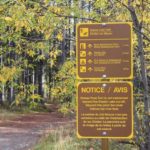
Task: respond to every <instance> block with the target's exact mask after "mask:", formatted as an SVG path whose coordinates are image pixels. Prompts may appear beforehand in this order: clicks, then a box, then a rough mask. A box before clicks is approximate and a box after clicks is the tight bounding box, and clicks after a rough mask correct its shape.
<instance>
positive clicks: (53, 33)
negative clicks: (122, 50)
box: [0, 0, 150, 150]
mask: <svg viewBox="0 0 150 150" xmlns="http://www.w3.org/2000/svg"><path fill="white" fill-rule="evenodd" d="M105 21H107V22H108V21H109V22H133V32H134V34H133V47H134V80H133V83H134V106H135V107H134V116H135V118H134V122H135V131H134V133H135V134H134V138H133V139H132V140H131V141H130V142H131V143H134V144H136V145H138V146H139V148H140V149H141V150H148V149H150V0H0V106H1V108H7V109H8V108H9V109H14V110H17V109H22V108H24V107H27V108H30V109H34V110H37V109H41V108H43V107H44V106H45V104H54V105H55V106H57V107H59V108H58V109H59V111H61V112H62V113H64V114H67V113H71V112H75V106H76V99H75V98H76V96H75V93H76V92H75V91H76V89H75V87H76V86H75V85H76V73H75V72H76V71H75V70H76V63H75V59H76V51H75V49H76V46H75V43H76V39H75V33H76V31H75V30H76V24H77V23H82V22H84V23H101V22H105Z"/></svg>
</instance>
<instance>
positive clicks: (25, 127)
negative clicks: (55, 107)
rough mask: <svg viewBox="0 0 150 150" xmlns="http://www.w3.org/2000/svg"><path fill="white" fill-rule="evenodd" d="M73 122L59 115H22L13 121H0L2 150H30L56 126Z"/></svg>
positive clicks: (0, 144) (0, 149) (0, 146)
mask: <svg viewBox="0 0 150 150" xmlns="http://www.w3.org/2000/svg"><path fill="white" fill-rule="evenodd" d="M68 122H72V121H71V120H70V119H69V118H64V117H62V116H60V115H59V114H58V113H56V112H53V113H36V114H30V115H22V116H20V117H18V118H16V119H13V120H6V121H4V122H3V121H1V120H0V150H29V149H31V148H32V147H33V146H35V145H36V143H37V142H38V140H39V139H40V138H41V136H42V135H44V134H46V133H47V132H50V131H51V130H54V128H55V127H56V126H60V125H65V124H68Z"/></svg>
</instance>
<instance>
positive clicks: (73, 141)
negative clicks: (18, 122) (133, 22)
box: [33, 125, 138, 150]
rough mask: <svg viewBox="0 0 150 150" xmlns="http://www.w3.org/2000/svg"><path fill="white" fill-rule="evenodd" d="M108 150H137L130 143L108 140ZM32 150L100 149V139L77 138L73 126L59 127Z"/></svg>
mask: <svg viewBox="0 0 150 150" xmlns="http://www.w3.org/2000/svg"><path fill="white" fill-rule="evenodd" d="M109 146H110V150H138V149H137V148H136V147H135V146H132V145H130V144H118V143H117V142H116V141H113V140H110V142H109ZM33 150H101V140H100V139H78V138H77V136H76V131H75V127H74V126H69V125H67V126H65V127H62V126H61V127H59V128H58V129H56V130H54V131H53V132H52V133H51V134H49V136H47V137H46V138H43V139H42V140H41V141H40V143H39V144H37V145H36V146H35V148H34V149H33Z"/></svg>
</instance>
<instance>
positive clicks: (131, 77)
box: [76, 22, 133, 80]
mask: <svg viewBox="0 0 150 150" xmlns="http://www.w3.org/2000/svg"><path fill="white" fill-rule="evenodd" d="M92 24H98V25H100V24H104V23H78V24H77V25H76V65H77V67H76V77H77V79H80V80H81V79H90V80H97V79H120V80H121V79H133V38H132V37H133V31H132V24H133V23H132V22H106V23H105V24H128V25H129V26H130V28H131V30H130V36H131V37H130V38H131V58H130V61H131V74H130V76H128V77H106V78H102V77H94V78H91V77H90V78H82V77H80V76H79V74H78V65H79V64H78V52H79V50H78V37H77V35H78V27H79V26H80V25H92Z"/></svg>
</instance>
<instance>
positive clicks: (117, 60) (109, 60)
mask: <svg viewBox="0 0 150 150" xmlns="http://www.w3.org/2000/svg"><path fill="white" fill-rule="evenodd" d="M76 34H77V43H76V47H77V77H78V79H99V78H102V79H111V78H116V79H131V78H132V77H133V69H132V67H133V64H132V59H133V58H132V50H131V49H132V40H131V37H132V32H131V24H130V23H107V24H79V25H77V32H76Z"/></svg>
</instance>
